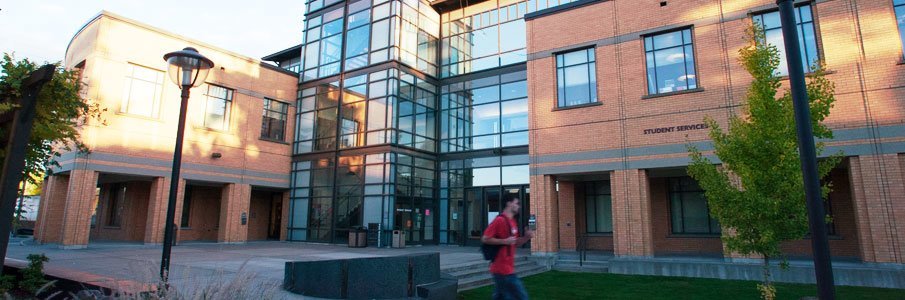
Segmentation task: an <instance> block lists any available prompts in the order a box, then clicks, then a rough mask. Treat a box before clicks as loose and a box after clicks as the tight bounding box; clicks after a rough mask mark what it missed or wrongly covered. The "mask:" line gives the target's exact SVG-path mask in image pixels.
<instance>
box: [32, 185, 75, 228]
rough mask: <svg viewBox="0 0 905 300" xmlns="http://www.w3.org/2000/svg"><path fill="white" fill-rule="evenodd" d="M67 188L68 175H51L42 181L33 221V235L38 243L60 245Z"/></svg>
mask: <svg viewBox="0 0 905 300" xmlns="http://www.w3.org/2000/svg"><path fill="white" fill-rule="evenodd" d="M68 188H69V175H51V176H48V177H47V178H46V179H44V184H43V186H42V187H41V202H40V204H38V216H37V220H35V233H34V234H35V241H37V242H38V243H41V244H48V243H60V234H61V233H62V230H63V210H64V209H65V205H66V190H67V189H68Z"/></svg>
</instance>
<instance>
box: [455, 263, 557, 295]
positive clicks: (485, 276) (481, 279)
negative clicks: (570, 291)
mask: <svg viewBox="0 0 905 300" xmlns="http://www.w3.org/2000/svg"><path fill="white" fill-rule="evenodd" d="M546 271H547V268H546V267H544V266H540V265H537V264H534V265H531V264H523V265H522V266H519V265H518V264H516V267H515V273H516V274H517V275H518V277H519V278H523V277H527V276H531V275H535V274H539V273H543V272H546ZM491 284H493V276H492V275H490V272H487V270H484V271H483V272H482V273H480V274H479V275H474V276H470V277H467V278H465V279H459V292H461V291H465V290H470V289H474V288H479V287H482V286H487V285H491Z"/></svg>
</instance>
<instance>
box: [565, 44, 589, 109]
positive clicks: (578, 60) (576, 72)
mask: <svg viewBox="0 0 905 300" xmlns="http://www.w3.org/2000/svg"><path fill="white" fill-rule="evenodd" d="M596 70H597V67H596V63H595V58H594V48H588V49H581V50H577V51H572V52H566V53H560V54H557V55H556V92H557V94H556V96H557V97H556V100H557V103H556V104H557V106H558V107H569V106H575V105H582V104H590V103H594V102H597V75H596V74H595V73H596V72H595V71H596Z"/></svg>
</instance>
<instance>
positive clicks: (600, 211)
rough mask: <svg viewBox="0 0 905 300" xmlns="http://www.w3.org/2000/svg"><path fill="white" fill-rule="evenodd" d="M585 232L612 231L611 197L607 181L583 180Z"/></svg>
mask: <svg viewBox="0 0 905 300" xmlns="http://www.w3.org/2000/svg"><path fill="white" fill-rule="evenodd" d="M584 199H585V220H586V221H587V223H586V224H587V233H613V198H612V194H611V193H610V182H609V181H592V182H585V191H584Z"/></svg>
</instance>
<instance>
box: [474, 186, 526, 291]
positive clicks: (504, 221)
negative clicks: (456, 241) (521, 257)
mask: <svg viewBox="0 0 905 300" xmlns="http://www.w3.org/2000/svg"><path fill="white" fill-rule="evenodd" d="M520 208H521V202H520V201H519V199H518V198H512V199H510V200H509V201H506V207H505V208H503V211H502V212H501V213H500V215H499V216H497V217H496V218H495V219H494V220H493V222H491V223H490V225H489V226H487V229H486V230H484V235H483V236H481V243H484V244H486V245H490V246H498V247H499V250H498V252H497V254H496V256H495V258H494V259H493V261H492V262H491V263H490V274H491V275H493V282H494V289H493V299H507V300H508V299H513V300H521V299H528V291H526V290H525V286H524V285H523V284H522V280H521V279H519V278H518V276H516V275H515V249H516V248H518V247H519V246H521V245H524V244H525V243H527V242H528V241H529V240H531V238H533V237H534V230H532V229H530V228H526V230H525V234H524V235H523V236H519V230H518V222H516V221H515V215H516V214H518V213H519V209H520Z"/></svg>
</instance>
